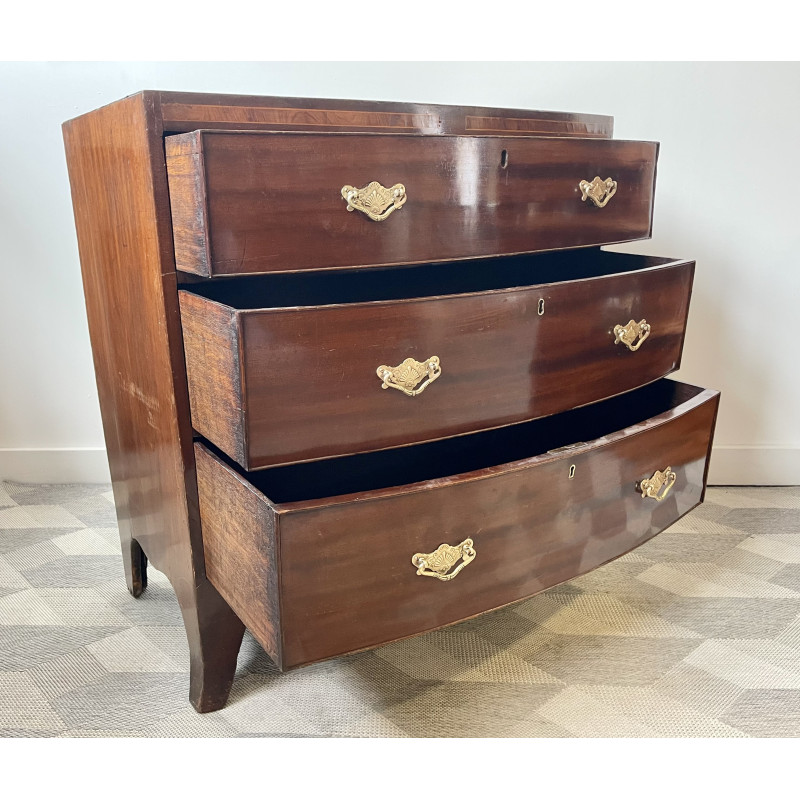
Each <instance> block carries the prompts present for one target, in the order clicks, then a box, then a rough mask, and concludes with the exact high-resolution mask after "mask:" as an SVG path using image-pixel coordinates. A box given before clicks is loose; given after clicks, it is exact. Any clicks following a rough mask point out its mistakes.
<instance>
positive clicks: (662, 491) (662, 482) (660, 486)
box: [637, 467, 678, 503]
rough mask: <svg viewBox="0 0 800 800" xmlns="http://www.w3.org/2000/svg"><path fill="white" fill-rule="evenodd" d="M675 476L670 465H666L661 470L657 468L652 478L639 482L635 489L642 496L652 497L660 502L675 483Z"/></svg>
mask: <svg viewBox="0 0 800 800" xmlns="http://www.w3.org/2000/svg"><path fill="white" fill-rule="evenodd" d="M677 477H678V476H677V475H676V474H675V473H674V472H673V471H672V467H667V468H666V469H665V470H664V471H663V472H662V471H661V470H659V469H657V470H656V471H655V472H654V473H653V477H652V478H647V479H645V480H643V481H640V482H639V485H638V486H637V490H638V491H640V492H641V493H642V497H652V498H653V499H654V500H656V501H657V502H659V503H660V502H661V501H662V500H663V499H664V498H665V497H666V496H667V495H668V494H669V490H670V489H671V488H672V487H673V486H674V485H675V480H676V479H677Z"/></svg>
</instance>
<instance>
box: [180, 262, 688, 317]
mask: <svg viewBox="0 0 800 800" xmlns="http://www.w3.org/2000/svg"><path fill="white" fill-rule="evenodd" d="M674 261H675V259H672V258H662V257H658V256H641V255H633V254H629V253H610V252H607V251H605V250H601V249H600V248H587V249H578V250H566V251H562V252H554V253H540V254H537V255H518V256H507V257H502V258H492V259H480V260H475V261H462V262H457V263H438V264H417V265H412V266H403V267H392V268H386V269H370V270H360V271H345V270H341V271H332V272H296V273H282V274H277V275H258V276H250V277H238V278H234V279H231V278H227V279H226V278H216V279H214V280H212V281H204V282H198V283H187V284H184V285H183V286H182V287H181V288H183V289H187V290H189V291H191V292H194V293H195V294H199V295H201V296H202V297H206V298H208V299H209V300H214V301H216V302H218V303H223V304H224V305H227V306H231V307H232V308H236V309H241V310H246V309H257V308H279V307H297V306H322V305H334V304H339V303H363V302H375V301H381V300H402V299H405V298H417V297H435V296H442V295H453V294H468V293H470V292H487V291H493V290H501V289H512V288H515V287H521V286H535V285H538V284H549V283H562V282H566V281H574V280H585V279H587V278H599V277H603V276H606V275H615V274H619V273H625V272H633V271H636V270H642V269H648V268H651V267H659V266H663V265H664V264H670V263H672V262H674Z"/></svg>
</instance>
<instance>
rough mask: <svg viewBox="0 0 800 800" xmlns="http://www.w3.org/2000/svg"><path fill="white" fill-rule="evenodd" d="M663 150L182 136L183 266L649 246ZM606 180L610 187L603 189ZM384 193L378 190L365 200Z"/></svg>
mask: <svg viewBox="0 0 800 800" xmlns="http://www.w3.org/2000/svg"><path fill="white" fill-rule="evenodd" d="M657 150H658V146H657V145H656V144H655V143H652V142H631V141H616V140H602V139H557V138H550V139H548V138H529V139H522V138H513V137H457V136H395V135H375V134H373V135H369V134H366V135H365V134H333V133H329V134H296V133H275V132H271V133H265V132H244V131H240V132H225V131H195V132H192V133H189V134H180V135H178V136H171V137H168V138H167V168H168V172H169V187H170V201H171V207H172V218H173V229H174V237H175V256H176V264H177V267H178V269H179V270H184V271H187V272H193V273H196V274H198V275H204V276H215V275H241V274H252V273H266V272H292V271H297V270H304V269H335V268H350V267H361V266H376V265H394V264H408V263H420V262H426V261H442V260H449V259H464V258H475V257H479V256H488V255H494V254H505V253H527V252H535V251H541V250H554V249H560V248H569V247H583V246H588V245H598V244H609V243H613V242H622V241H630V240H633V239H643V238H647V237H648V236H649V235H650V228H651V218H652V208H653V190H654V181H655V166H656V158H657ZM595 178H599V179H601V181H603V182H605V181H607V180H610V181H612V182H613V184H609V185H608V187H606V188H605V189H603V188H602V187H601V188H595V189H593V188H591V187H590V186H589V184H591V183H592V182H593V181H594V179H595ZM373 182H376V184H380V186H377V185H375V186H373V187H372V188H371V189H368V188H367V187H369V186H370V185H371V184H373ZM582 182H584V183H583V184H582ZM345 187H350V189H349V190H348V189H345ZM343 189H344V190H345V191H344V192H343ZM385 190H388V191H385ZM606 190H608V191H609V192H610V191H613V192H614V193H613V196H604V195H603V192H605V191H606ZM348 197H349V200H348V199H347V198H348ZM593 197H594V199H593ZM348 208H351V209H352V210H351V211H348ZM369 214H372V217H370V216H369Z"/></svg>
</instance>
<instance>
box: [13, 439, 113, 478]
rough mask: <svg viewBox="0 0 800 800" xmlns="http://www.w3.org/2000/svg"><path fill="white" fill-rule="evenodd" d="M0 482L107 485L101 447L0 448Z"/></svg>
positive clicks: (106, 466)
mask: <svg viewBox="0 0 800 800" xmlns="http://www.w3.org/2000/svg"><path fill="white" fill-rule="evenodd" d="M0 480H9V481H19V482H20V483H110V482H111V475H110V474H109V471H108V458H107V457H106V449H105V448H104V447H58V448H1V447H0Z"/></svg>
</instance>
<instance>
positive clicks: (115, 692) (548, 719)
mask: <svg viewBox="0 0 800 800" xmlns="http://www.w3.org/2000/svg"><path fill="white" fill-rule="evenodd" d="M149 575H150V585H149V587H148V589H147V591H146V592H145V594H144V595H143V596H142V597H141V598H139V599H138V600H134V599H133V598H132V597H131V596H130V595H129V594H128V593H127V591H126V589H125V582H124V579H123V573H122V564H121V559H120V555H119V545H118V540H117V531H116V520H115V515H114V506H113V500H112V494H111V492H110V490H109V487H108V486H36V485H19V484H13V483H5V484H0V736H6V737H7V736H81V737H83V736H109V737H111V736H151V737H172V736H215V737H223V736H224V737H227V736H314V737H317V736H362V737H364V736H376V737H383V736H418V737H419V736H492V737H494V736H510V737H527V736H548V737H550V736H636V737H639V736H645V737H653V736H709V737H710V736H714V737H716V736H734V737H742V736H759V737H761V736H798V735H800V488H797V487H790V488H779V489H778V488H774V489H773V488H712V489H709V491H708V496H707V502H706V504H705V505H704V506H702V507H701V508H700V509H698V510H696V511H695V512H693V513H692V514H690V515H688V516H687V517H685V518H684V519H683V520H681V521H680V522H679V523H677V524H676V525H674V526H673V527H672V528H670V529H669V530H668V531H665V532H664V533H662V534H661V535H660V536H658V537H656V538H655V539H654V540H653V541H652V542H650V543H648V544H646V545H644V546H643V547H641V548H639V549H638V550H636V551H635V552H633V553H631V554H629V555H628V556H625V557H624V558H622V559H619V560H618V561H616V562H614V563H612V564H609V565H607V566H605V567H602V568H601V569H599V570H596V571H594V572H592V573H590V574H589V575H586V576H584V577H582V578H579V579H577V580H574V581H570V582H569V583H567V584H564V585H562V586H558V587H556V588H555V589H552V590H550V591H548V592H545V593H544V594H541V595H539V596H537V597H535V598H533V599H531V600H527V601H524V602H522V603H518V604H517V605H515V606H513V607H511V608H508V609H505V610H502V611H498V612H495V613H492V614H488V615H484V616H483V617H480V618H478V619H475V620H472V621H470V622H466V623H463V624H460V625H456V626H454V627H451V628H448V629H446V630H443V631H439V632H437V633H432V634H429V635H426V636H421V637H416V638H413V639H409V640H407V641H404V642H400V643H397V644H393V645H389V646H388V647H383V648H380V649H379V650H376V651H373V652H369V653H361V654H358V655H355V656H349V657H346V658H341V659H336V660H333V661H329V662H326V663H324V664H319V665H316V666H312V667H308V668H305V669H300V670H297V671H295V672H291V673H287V674H285V675H280V674H278V673H277V672H276V670H275V669H274V667H273V665H272V663H271V662H270V660H269V659H268V658H267V656H266V655H265V654H264V653H263V651H262V650H261V648H260V647H259V646H258V644H257V643H256V642H255V641H254V640H253V639H252V638H251V637H250V636H249V635H247V636H246V637H245V642H244V645H243V648H242V652H241V654H240V656H239V666H238V673H237V678H236V682H235V684H234V688H233V693H232V695H231V700H230V703H229V705H228V706H227V707H226V708H225V709H224V710H222V711H219V712H217V713H214V714H206V715H202V716H201V715H198V714H196V713H195V712H194V711H193V710H192V708H191V707H190V706H189V703H188V700H187V694H188V672H187V669H188V650H187V646H186V640H185V636H184V632H183V627H182V624H181V618H180V613H179V611H178V606H177V603H176V601H175V597H174V594H173V593H172V590H171V588H170V586H169V583H168V581H167V580H166V578H165V577H164V576H163V575H161V574H160V573H158V572H156V571H155V570H153V569H152V568H151V569H150V572H149Z"/></svg>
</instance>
